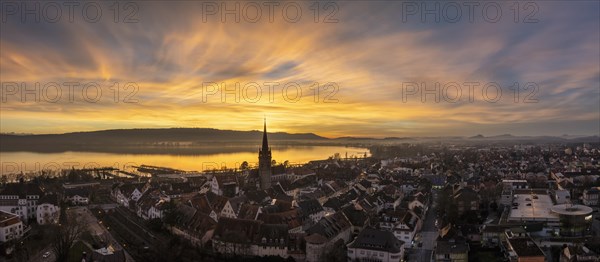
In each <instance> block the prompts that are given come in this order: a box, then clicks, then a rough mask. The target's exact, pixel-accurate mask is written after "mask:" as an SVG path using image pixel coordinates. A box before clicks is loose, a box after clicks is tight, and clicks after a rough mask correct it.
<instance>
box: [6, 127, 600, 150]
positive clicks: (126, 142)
mask: <svg viewBox="0 0 600 262" xmlns="http://www.w3.org/2000/svg"><path fill="white" fill-rule="evenodd" d="M261 139H262V131H258V130H253V131H234V130H219V129H213V128H163V129H114V130H103V131H90V132H73V133H65V134H45V135H32V134H0V151H32V152H64V151H94V152H121V153H127V152H131V153H133V152H136V153H148V154H152V153H157V152H171V153H174V154H177V153H184V154H189V153H197V152H200V151H201V150H198V148H202V150H204V151H206V152H213V151H215V152H217V151H218V152H221V151H222V152H226V151H228V150H231V151H235V150H242V149H243V150H250V151H255V150H256V149H257V147H258V146H260V141H261ZM269 141H270V142H273V143H270V144H271V145H277V146H284V147H285V146H293V145H344V146H349V145H350V146H369V145H375V144H393V143H429V142H440V141H447V142H453V143H469V144H471V143H477V144H478V143H485V144H488V143H514V142H518V143H530V142H531V143H547V142H551V143H557V142H558V143H581V142H592V143H598V142H600V138H599V137H598V136H597V135H596V136H568V137H567V136H561V137H559V136H514V135H511V134H503V135H497V136H487V137H486V136H483V135H481V134H479V135H476V136H472V137H459V136H445V137H386V138H372V137H351V136H347V137H339V138H333V139H330V138H326V137H322V136H319V135H316V134H314V133H298V134H293V133H285V132H277V133H269Z"/></svg>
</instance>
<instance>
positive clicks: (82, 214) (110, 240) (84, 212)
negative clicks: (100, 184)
mask: <svg viewBox="0 0 600 262" xmlns="http://www.w3.org/2000/svg"><path fill="white" fill-rule="evenodd" d="M67 212H69V213H70V214H69V215H72V216H74V217H77V219H78V220H79V221H81V222H82V223H83V224H85V225H88V230H90V233H91V234H92V235H96V236H98V237H99V238H100V239H102V240H104V241H106V242H107V244H111V245H112V246H113V247H115V249H123V247H122V246H121V244H119V242H117V241H116V240H115V239H114V237H113V236H112V235H111V234H110V232H108V230H106V228H105V227H104V226H103V225H102V224H100V223H98V220H97V219H96V217H95V216H94V215H93V214H92V212H91V211H90V210H89V209H88V208H87V207H71V208H69V209H68V210H67ZM124 251H125V258H126V259H127V261H134V260H133V258H132V257H131V256H130V255H129V253H127V251H126V250H124Z"/></svg>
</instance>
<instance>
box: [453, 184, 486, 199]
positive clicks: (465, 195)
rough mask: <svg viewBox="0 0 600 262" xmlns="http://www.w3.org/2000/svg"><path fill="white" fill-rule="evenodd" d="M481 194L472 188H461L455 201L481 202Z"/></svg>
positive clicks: (455, 195)
mask: <svg viewBox="0 0 600 262" xmlns="http://www.w3.org/2000/svg"><path fill="white" fill-rule="evenodd" d="M479 198H480V197H479V194H478V193H477V192H475V190H473V189H471V188H468V187H467V188H461V189H459V190H458V191H457V192H456V194H454V199H455V200H457V201H468V202H470V201H473V200H479Z"/></svg>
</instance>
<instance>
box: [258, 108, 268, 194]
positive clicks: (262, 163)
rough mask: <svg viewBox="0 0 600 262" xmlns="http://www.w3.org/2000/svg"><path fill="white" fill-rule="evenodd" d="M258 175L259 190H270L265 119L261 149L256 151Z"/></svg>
mask: <svg viewBox="0 0 600 262" xmlns="http://www.w3.org/2000/svg"><path fill="white" fill-rule="evenodd" d="M258 174H259V176H260V189H262V190H265V189H268V188H271V149H270V148H269V142H268V141H267V119H265V122H264V131H263V139H262V148H261V149H260V150H259V151H258Z"/></svg>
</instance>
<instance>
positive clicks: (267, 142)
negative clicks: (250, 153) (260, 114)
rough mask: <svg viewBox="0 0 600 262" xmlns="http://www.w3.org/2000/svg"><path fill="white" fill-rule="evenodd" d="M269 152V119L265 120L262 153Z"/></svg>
mask: <svg viewBox="0 0 600 262" xmlns="http://www.w3.org/2000/svg"><path fill="white" fill-rule="evenodd" d="M267 150H269V141H268V140H267V118H265V120H264V131H263V140H262V151H267Z"/></svg>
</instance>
